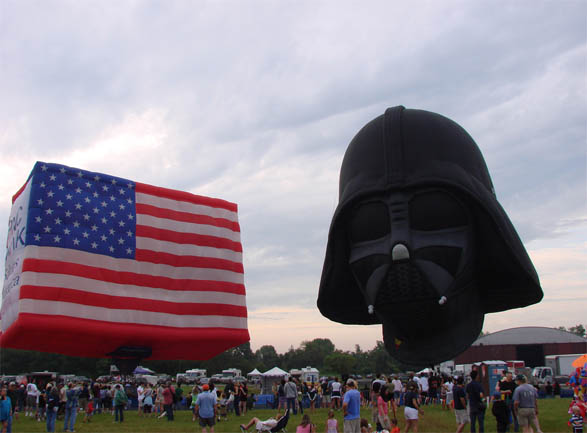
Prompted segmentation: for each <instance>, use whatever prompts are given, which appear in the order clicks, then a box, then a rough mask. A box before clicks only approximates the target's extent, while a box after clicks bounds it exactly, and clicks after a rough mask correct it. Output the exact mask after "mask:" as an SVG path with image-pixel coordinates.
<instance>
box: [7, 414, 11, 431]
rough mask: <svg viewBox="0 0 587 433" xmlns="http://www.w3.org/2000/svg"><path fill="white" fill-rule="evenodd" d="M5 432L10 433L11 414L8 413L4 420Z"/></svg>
mask: <svg viewBox="0 0 587 433" xmlns="http://www.w3.org/2000/svg"><path fill="white" fill-rule="evenodd" d="M6 433H12V415H8V420H7V422H6Z"/></svg>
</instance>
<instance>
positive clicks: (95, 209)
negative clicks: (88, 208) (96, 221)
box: [92, 207, 100, 213]
mask: <svg viewBox="0 0 587 433" xmlns="http://www.w3.org/2000/svg"><path fill="white" fill-rule="evenodd" d="M92 210H93V211H94V213H98V212H100V209H98V208H97V207H95V208H94V209H92Z"/></svg>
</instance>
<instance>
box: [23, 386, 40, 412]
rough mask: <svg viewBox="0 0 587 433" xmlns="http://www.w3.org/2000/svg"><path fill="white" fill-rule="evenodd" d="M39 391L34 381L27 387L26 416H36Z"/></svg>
mask: <svg viewBox="0 0 587 433" xmlns="http://www.w3.org/2000/svg"><path fill="white" fill-rule="evenodd" d="M38 396H39V389H38V388H37V385H36V384H35V381H34V380H33V381H32V382H31V383H29V384H28V385H27V386H26V410H25V416H35V415H36V413H37V397H38Z"/></svg>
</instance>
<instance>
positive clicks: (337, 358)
mask: <svg viewBox="0 0 587 433" xmlns="http://www.w3.org/2000/svg"><path fill="white" fill-rule="evenodd" d="M324 365H325V367H326V368H327V369H328V370H329V371H332V372H334V373H337V374H339V375H341V376H345V375H349V374H351V373H353V372H354V368H355V365H356V359H355V357H354V356H353V355H351V354H350V353H344V352H341V351H338V350H337V351H336V352H333V353H331V354H330V355H328V356H327V357H326V359H324Z"/></svg>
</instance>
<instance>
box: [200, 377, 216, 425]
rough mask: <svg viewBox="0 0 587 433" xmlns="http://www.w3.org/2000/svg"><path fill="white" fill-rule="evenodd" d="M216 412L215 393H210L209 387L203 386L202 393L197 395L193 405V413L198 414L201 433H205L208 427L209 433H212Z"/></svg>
mask: <svg viewBox="0 0 587 433" xmlns="http://www.w3.org/2000/svg"><path fill="white" fill-rule="evenodd" d="M217 410H218V404H217V400H216V393H215V392H210V386H209V385H208V384H205V385H204V386H202V392H201V393H199V394H198V398H197V399H196V405H195V411H196V413H197V414H198V417H199V420H200V426H201V427H202V432H203V433H206V432H207V428H208V427H210V433H214V424H215V423H216V413H217Z"/></svg>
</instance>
